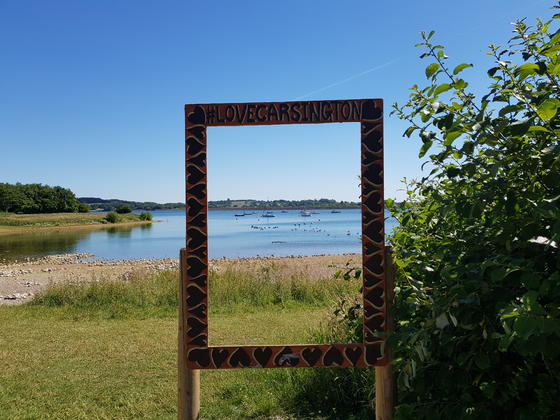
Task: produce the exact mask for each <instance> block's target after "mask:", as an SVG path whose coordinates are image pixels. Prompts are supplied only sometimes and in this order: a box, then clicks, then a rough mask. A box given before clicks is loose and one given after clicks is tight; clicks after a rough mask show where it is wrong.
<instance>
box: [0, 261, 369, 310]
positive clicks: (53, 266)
mask: <svg viewBox="0 0 560 420" xmlns="http://www.w3.org/2000/svg"><path fill="white" fill-rule="evenodd" d="M92 257H94V255H92V254H59V255H49V256H46V257H42V258H38V259H29V258H27V259H25V260H20V261H14V262H10V263H7V264H0V305H14V304H21V303H24V302H27V301H29V300H31V299H32V298H33V297H34V296H35V295H36V294H38V293H40V292H41V291H42V290H44V289H46V288H47V287H48V286H49V285H51V284H56V283H63V282H66V283H80V282H90V281H103V280H123V281H126V279H127V278H130V276H131V275H133V274H135V273H145V274H150V273H155V272H159V271H163V270H178V269H179V260H178V259H176V258H165V259H144V260H94V259H92ZM359 257H360V256H359V255H358V254H344V255H314V256H301V255H292V256H289V257H272V256H271V257H247V258H220V259H214V260H210V262H209V265H210V267H209V268H210V270H216V271H220V270H223V269H226V268H228V267H236V266H244V267H251V268H252V269H254V270H257V271H258V270H261V269H262V267H263V266H266V265H270V264H283V265H286V266H294V267H296V266H297V268H298V270H299V271H301V269H302V267H303V269H305V271H306V273H307V275H308V276H324V275H330V274H332V272H333V267H332V265H333V264H335V265H340V266H343V265H344V264H346V262H348V261H349V260H352V261H354V262H359Z"/></svg>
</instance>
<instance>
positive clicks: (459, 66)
mask: <svg viewBox="0 0 560 420" xmlns="http://www.w3.org/2000/svg"><path fill="white" fill-rule="evenodd" d="M472 66H473V65H472V64H466V63H463V64H459V65H458V66H457V67H455V69H454V70H453V74H459V73H460V72H462V71H463V70H465V69H466V68H467V67H472Z"/></svg>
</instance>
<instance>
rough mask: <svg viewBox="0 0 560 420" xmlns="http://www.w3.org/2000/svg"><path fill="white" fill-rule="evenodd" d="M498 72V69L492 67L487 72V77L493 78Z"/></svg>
mask: <svg viewBox="0 0 560 420" xmlns="http://www.w3.org/2000/svg"><path fill="white" fill-rule="evenodd" d="M498 70H500V68H499V67H492V68H491V69H490V70H488V76H490V77H494V75H495V74H496V72H497V71H498Z"/></svg>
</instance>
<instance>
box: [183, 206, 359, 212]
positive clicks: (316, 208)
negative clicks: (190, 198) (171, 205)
mask: <svg viewBox="0 0 560 420" xmlns="http://www.w3.org/2000/svg"><path fill="white" fill-rule="evenodd" d="M359 208H361V207H360V206H352V207H313V206H311V207H208V210H233V211H264V210H266V211H274V210H356V209H359ZM183 210H184V209H183Z"/></svg>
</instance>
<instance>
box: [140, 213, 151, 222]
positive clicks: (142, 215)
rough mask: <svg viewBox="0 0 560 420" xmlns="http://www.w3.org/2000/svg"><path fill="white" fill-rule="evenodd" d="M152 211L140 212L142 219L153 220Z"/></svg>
mask: <svg viewBox="0 0 560 420" xmlns="http://www.w3.org/2000/svg"><path fill="white" fill-rule="evenodd" d="M152 217H153V216H152V213H150V212H149V211H143V212H142V213H140V220H152Z"/></svg>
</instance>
